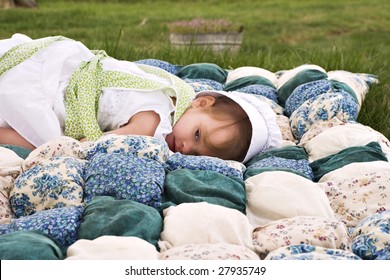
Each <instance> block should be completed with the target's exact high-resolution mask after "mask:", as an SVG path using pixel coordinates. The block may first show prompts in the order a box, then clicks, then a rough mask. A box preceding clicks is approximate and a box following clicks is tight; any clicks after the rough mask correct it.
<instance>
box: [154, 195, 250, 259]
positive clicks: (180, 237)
mask: <svg viewBox="0 0 390 280" xmlns="http://www.w3.org/2000/svg"><path fill="white" fill-rule="evenodd" d="M163 215H164V227H163V231H162V232H161V235H160V241H159V242H158V245H159V246H160V249H161V250H160V252H164V251H165V250H168V249H171V248H173V247H178V246H182V245H188V244H204V243H211V244H215V243H229V244H233V245H239V246H244V247H247V248H249V249H251V250H253V245H252V238H251V233H252V230H253V228H252V226H251V225H250V224H249V223H248V219H247V218H246V217H245V215H244V214H242V213H241V212H239V211H237V210H234V209H229V208H226V207H223V206H219V205H214V204H209V203H206V202H199V203H182V204H180V205H178V206H171V207H169V208H167V209H164V210H163Z"/></svg>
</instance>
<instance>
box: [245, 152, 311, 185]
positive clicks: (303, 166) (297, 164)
mask: <svg viewBox="0 0 390 280" xmlns="http://www.w3.org/2000/svg"><path fill="white" fill-rule="evenodd" d="M276 170H279V171H286V172H293V173H295V174H297V175H300V176H303V177H305V178H307V179H309V180H313V179H314V176H313V171H312V170H311V168H310V166H309V161H308V160H307V159H300V160H295V159H286V158H281V157H276V156H270V157H267V158H264V159H262V160H259V161H257V162H255V163H253V164H251V165H250V166H249V167H248V168H247V170H246V172H245V179H247V178H249V177H251V176H255V175H257V174H260V173H262V172H266V171H276Z"/></svg>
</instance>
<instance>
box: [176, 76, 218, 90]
mask: <svg viewBox="0 0 390 280" xmlns="http://www.w3.org/2000/svg"><path fill="white" fill-rule="evenodd" d="M183 80H184V81H185V82H186V83H189V84H193V83H199V84H201V85H204V86H208V87H211V88H212V89H213V90H223V84H222V83H220V82H217V81H214V80H210V79H204V78H202V79H189V78H185V79H183Z"/></svg>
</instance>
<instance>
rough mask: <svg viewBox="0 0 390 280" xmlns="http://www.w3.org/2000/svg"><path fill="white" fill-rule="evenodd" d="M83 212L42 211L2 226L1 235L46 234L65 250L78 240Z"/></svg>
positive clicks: (70, 208) (72, 208)
mask: <svg viewBox="0 0 390 280" xmlns="http://www.w3.org/2000/svg"><path fill="white" fill-rule="evenodd" d="M82 212H83V208H82V207H63V208H56V209H51V210H45V211H40V212H38V213H35V214H33V215H31V216H26V217H21V218H18V219H13V220H12V222H11V223H10V224H6V225H0V234H7V233H12V232H18V231H29V230H33V231H37V232H40V233H43V234H46V235H47V236H49V237H50V238H51V239H53V240H55V241H56V242H57V243H58V244H60V245H61V246H63V248H67V247H68V246H70V245H71V244H73V243H74V242H75V241H76V240H77V230H78V228H79V226H80V220H81V215H82Z"/></svg>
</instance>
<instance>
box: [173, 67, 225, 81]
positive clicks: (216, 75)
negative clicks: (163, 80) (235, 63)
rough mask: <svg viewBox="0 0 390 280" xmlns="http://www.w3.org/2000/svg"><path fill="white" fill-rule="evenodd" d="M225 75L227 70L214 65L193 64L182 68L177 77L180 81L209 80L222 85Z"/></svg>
mask: <svg viewBox="0 0 390 280" xmlns="http://www.w3.org/2000/svg"><path fill="white" fill-rule="evenodd" d="M227 74H228V71H227V70H225V69H222V68H221V67H220V66H218V65H217V64H214V63H193V64H189V65H186V66H183V67H182V68H181V69H180V71H179V72H178V73H177V76H178V77H179V78H182V79H210V80H213V81H217V82H219V83H221V84H223V83H225V82H226V77H227Z"/></svg>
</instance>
